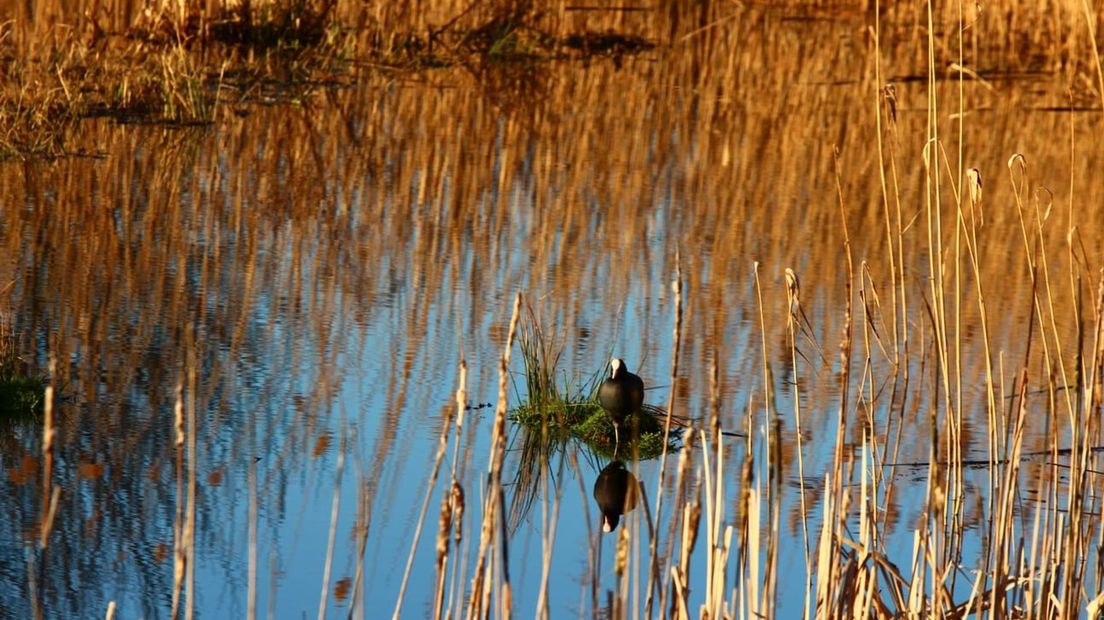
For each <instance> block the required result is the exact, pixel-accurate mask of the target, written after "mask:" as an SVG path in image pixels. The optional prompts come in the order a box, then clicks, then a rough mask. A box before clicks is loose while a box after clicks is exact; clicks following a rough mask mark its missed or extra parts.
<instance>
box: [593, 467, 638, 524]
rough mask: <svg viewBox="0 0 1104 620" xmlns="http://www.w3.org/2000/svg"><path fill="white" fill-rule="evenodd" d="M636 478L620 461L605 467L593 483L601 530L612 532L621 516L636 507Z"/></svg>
mask: <svg viewBox="0 0 1104 620" xmlns="http://www.w3.org/2000/svg"><path fill="white" fill-rule="evenodd" d="M636 486H637V483H636V476H633V475H632V473H631V472H629V470H627V469H625V464H624V463H622V462H621V461H612V462H610V464H609V465H606V466H605V468H604V469H602V472H601V473H600V474H598V479H597V480H595V481H594V500H595V501H597V502H598V508H599V509H601V511H602V530H603V531H606V532H612V531H613V530H614V529H615V528H616V527H617V524H618V523H619V522H620V521H621V515H623V514H625V513H626V512H629V511H630V510H632V509H633V508H635V507H636V494H637V488H636Z"/></svg>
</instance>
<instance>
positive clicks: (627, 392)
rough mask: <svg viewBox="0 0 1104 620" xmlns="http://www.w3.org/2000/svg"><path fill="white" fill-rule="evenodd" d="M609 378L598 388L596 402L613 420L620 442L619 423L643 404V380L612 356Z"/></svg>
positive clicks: (617, 440)
mask: <svg viewBox="0 0 1104 620" xmlns="http://www.w3.org/2000/svg"><path fill="white" fill-rule="evenodd" d="M610 367H611V368H612V371H611V372H610V378H609V379H606V380H605V381H603V382H602V385H601V386H599V388H598V404H600V405H602V409H605V410H606V413H608V414H609V417H610V420H612V421H613V429H614V434H615V436H616V442H617V443H618V444H620V443H621V430H620V429H621V424H622V423H624V421H625V419H626V418H628V417H629V416H631V415H632V414H634V413H636V412H637V411H640V407H641V406H643V405H644V381H643V380H641V378H640V377H638V376H636V375H634V374H633V373H631V372H629V369H628V367H626V366H625V362H623V361H621V360H619V359H617V358H614V359H613V361H612V362H611V363H610Z"/></svg>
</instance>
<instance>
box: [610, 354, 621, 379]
mask: <svg viewBox="0 0 1104 620" xmlns="http://www.w3.org/2000/svg"><path fill="white" fill-rule="evenodd" d="M619 370H621V360H619V359H617V358H616V357H615V358H613V361H611V362H610V376H611V377H614V378H616V377H617V372H618V371H619Z"/></svg>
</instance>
